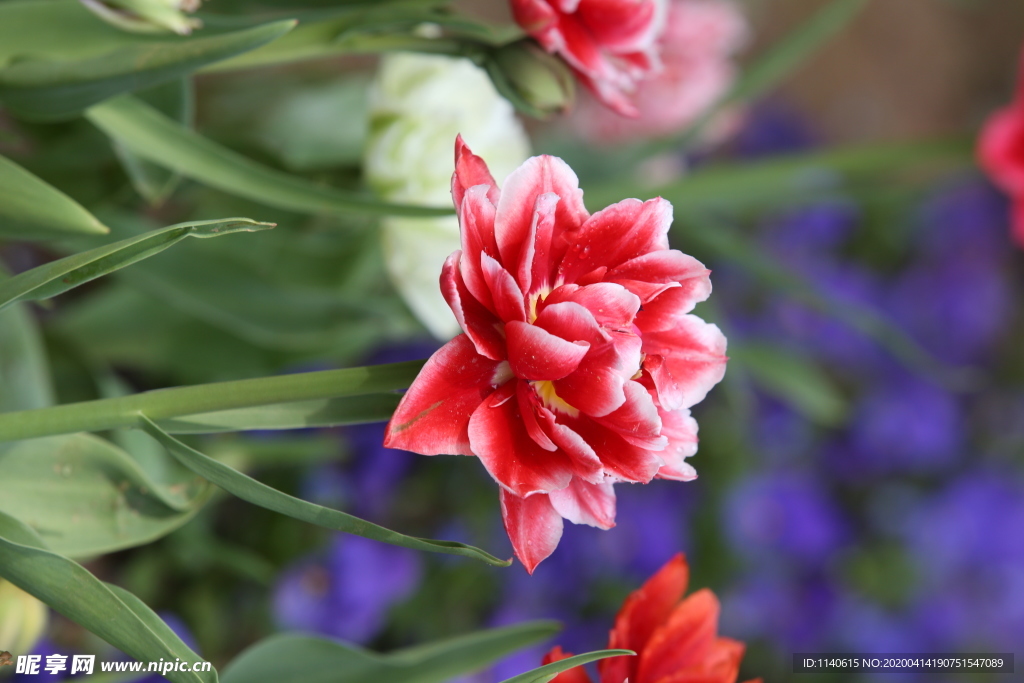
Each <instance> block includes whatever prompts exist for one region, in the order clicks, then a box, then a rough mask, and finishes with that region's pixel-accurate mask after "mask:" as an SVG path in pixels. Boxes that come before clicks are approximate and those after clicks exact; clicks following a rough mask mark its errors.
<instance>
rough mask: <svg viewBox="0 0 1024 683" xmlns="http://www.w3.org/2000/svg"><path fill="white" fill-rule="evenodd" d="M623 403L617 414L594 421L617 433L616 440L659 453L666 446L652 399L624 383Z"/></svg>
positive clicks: (634, 384)
mask: <svg viewBox="0 0 1024 683" xmlns="http://www.w3.org/2000/svg"><path fill="white" fill-rule="evenodd" d="M623 388H624V389H625V393H626V402H625V403H623V404H622V406H620V407H619V409H618V410H616V411H614V412H612V413H611V414H609V415H605V416H604V417H596V418H594V421H596V422H598V423H600V424H601V425H603V426H605V427H607V428H608V429H611V430H613V431H615V432H618V434H619V436H621V437H622V438H623V439H625V440H626V441H628V442H629V443H631V444H633V445H634V446H639V447H640V448H644V449H646V450H649V451H660V450H662V449H663V448H665V446H667V445H668V438H667V437H666V436H664V435H663V434H662V425H661V416H660V415H658V407H657V406H655V405H654V399H653V398H652V397H651V395H650V394H649V393H648V392H647V389H646V388H644V386H643V385H641V384H640V383H639V382H626V384H625V385H624V387H623Z"/></svg>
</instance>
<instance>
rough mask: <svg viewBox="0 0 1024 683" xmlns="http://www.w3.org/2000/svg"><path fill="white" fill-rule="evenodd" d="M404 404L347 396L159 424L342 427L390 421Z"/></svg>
mask: <svg viewBox="0 0 1024 683" xmlns="http://www.w3.org/2000/svg"><path fill="white" fill-rule="evenodd" d="M400 400H402V397H401V395H399V394H369V395H366V396H344V397H341V398H329V399H321V400H318V401H294V402H292V403H277V404H271V405H265V406H257V407H255V408H238V409H235V410H221V411H216V412H211V413H201V414H198V415H182V416H181V417H173V418H170V419H166V420H160V421H159V422H158V424H159V425H160V427H161V428H162V429H164V430H165V431H167V432H169V433H171V434H208V433H213V432H242V431H248V430H254V429H304V428H307V427H341V426H343V425H350V424H363V423H366V422H384V421H386V420H389V419H390V418H391V415H392V414H393V413H394V412H395V408H397V407H398V402H399V401H400Z"/></svg>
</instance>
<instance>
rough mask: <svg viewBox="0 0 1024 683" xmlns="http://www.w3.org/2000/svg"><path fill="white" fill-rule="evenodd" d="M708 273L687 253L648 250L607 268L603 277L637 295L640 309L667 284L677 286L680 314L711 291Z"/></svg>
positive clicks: (687, 310)
mask: <svg viewBox="0 0 1024 683" xmlns="http://www.w3.org/2000/svg"><path fill="white" fill-rule="evenodd" d="M710 273H711V271H709V270H708V269H707V268H705V267H704V264H702V263H701V262H700V261H698V260H697V259H695V258H693V257H692V256H687V255H686V254H684V253H683V252H681V251H679V250H677V249H665V250H662V251H652V252H651V253H649V254H644V255H643V256H638V257H637V258H635V259H630V260H629V261H626V262H625V263H623V264H621V265H619V266H616V267H615V268H612V269H610V270H609V271H608V274H607V275H606V276H605V280H606V281H608V282H618V283H620V284H622V285H623V286H624V287H626V288H627V289H629V290H630V291H631V292H633V293H634V294H636V295H637V296H639V297H640V298H641V299H642V300H643V302H644V310H645V311H646V310H647V304H648V302H650V301H651V300H652V299H654V297H656V296H657V295H658V294H660V293H661V292H663V291H665V290H666V289H668V288H669V287H673V288H674V287H677V286H679V287H680V288H681V290H682V292H681V293H680V294H677V295H676V296H682V297H683V298H685V300H686V301H687V303H686V304H679V305H680V306H683V307H685V308H686V310H683V311H681V312H682V313H689V312H690V311H691V310H693V307H694V306H695V305H696V304H697V302H699V301H704V300H705V299H707V298H708V295H710V294H711V280H710V278H708V275H709V274H710Z"/></svg>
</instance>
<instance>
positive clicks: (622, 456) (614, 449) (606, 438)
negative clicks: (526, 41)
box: [562, 415, 664, 484]
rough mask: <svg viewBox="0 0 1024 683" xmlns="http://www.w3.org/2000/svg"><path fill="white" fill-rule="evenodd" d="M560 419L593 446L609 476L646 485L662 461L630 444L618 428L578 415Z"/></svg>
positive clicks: (654, 453) (654, 454)
mask: <svg viewBox="0 0 1024 683" xmlns="http://www.w3.org/2000/svg"><path fill="white" fill-rule="evenodd" d="M562 420H563V421H564V422H565V423H566V424H567V425H568V426H569V427H570V428H571V429H572V430H573V431H574V432H576V433H577V434H579V435H580V436H581V437H582V438H583V440H584V441H586V442H587V444H589V445H590V447H591V448H593V449H594V452H595V453H597V457H598V458H600V460H601V464H602V465H603V466H604V472H605V474H606V475H607V476H609V477H612V478H614V479H617V480H619V481H630V482H634V483H640V484H646V483H648V482H650V481H651V479H653V478H654V476H655V475H656V474H657V473H658V470H660V469H661V467H662V465H663V464H664V461H663V460H662V459H661V456H660V454H659V453H658V451H654V450H650V449H647V448H644V447H642V446H637V445H635V444H632V443H630V442H629V441H627V440H626V439H625V438H624V437H623V436H622V434H620V433H619V432H618V431H616V430H613V429H609V428H608V427H605V426H604V425H602V424H600V423H598V422H597V421H596V420H594V419H591V418H589V417H586V416H584V415H581V416H580V417H579V418H576V419H574V418H572V417H568V416H567V417H564V418H562ZM662 448H664V445H662Z"/></svg>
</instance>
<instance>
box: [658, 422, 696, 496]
mask: <svg viewBox="0 0 1024 683" xmlns="http://www.w3.org/2000/svg"><path fill="white" fill-rule="evenodd" d="M660 412H661V425H662V426H661V433H662V435H663V436H665V437H668V445H667V446H666V447H665V450H663V451H660V452H659V453H658V454H659V455H660V456H661V459H662V460H663V461H664V462H665V464H664V465H662V466H661V469H660V470H658V479H674V480H675V481H693V480H694V479H696V478H697V470H695V469H693V466H692V465H690V463H688V462H686V459H687V458H689V457H690V456H692V455H693V454H695V453H696V452H697V421H696V420H694V419H693V418H692V417H690V411H689V410H686V409H685V408H684V409H682V410H662V411H660Z"/></svg>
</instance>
